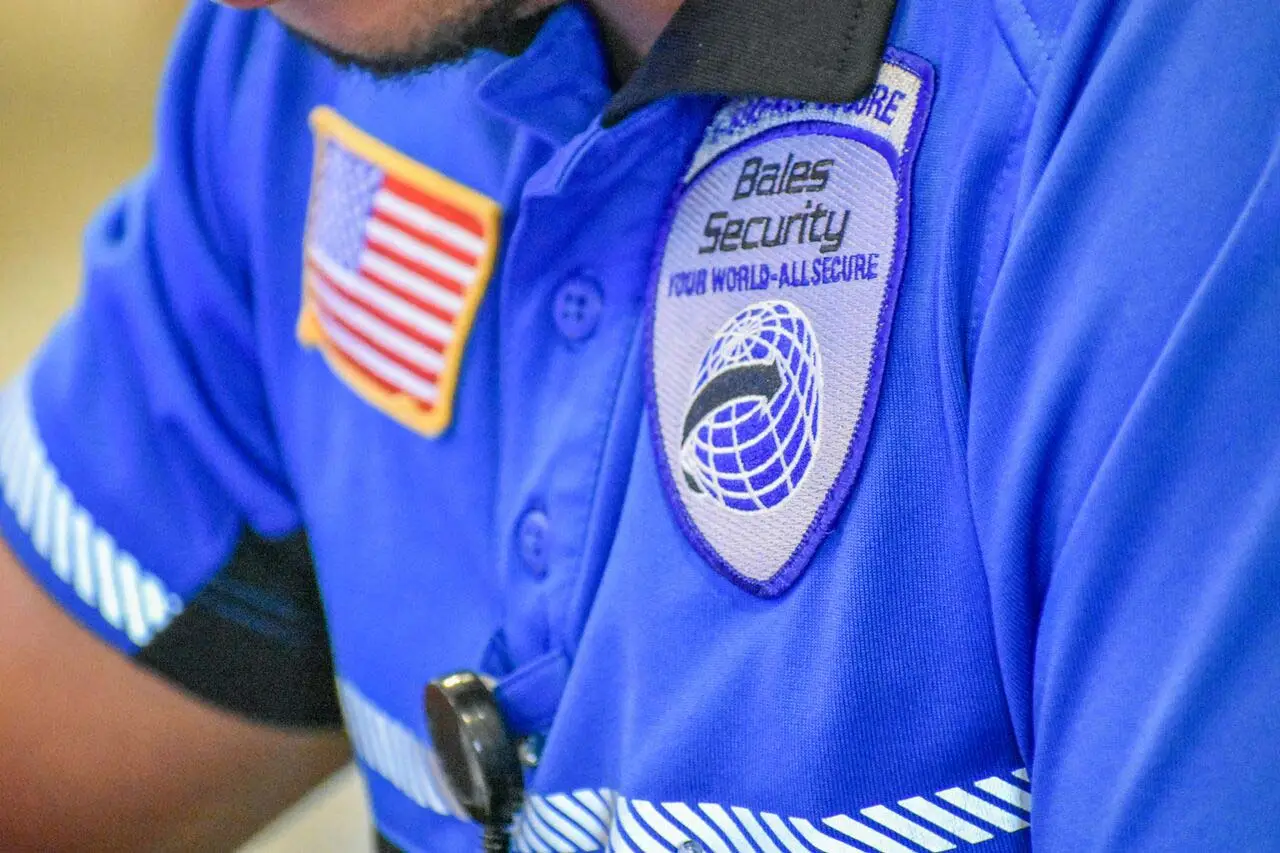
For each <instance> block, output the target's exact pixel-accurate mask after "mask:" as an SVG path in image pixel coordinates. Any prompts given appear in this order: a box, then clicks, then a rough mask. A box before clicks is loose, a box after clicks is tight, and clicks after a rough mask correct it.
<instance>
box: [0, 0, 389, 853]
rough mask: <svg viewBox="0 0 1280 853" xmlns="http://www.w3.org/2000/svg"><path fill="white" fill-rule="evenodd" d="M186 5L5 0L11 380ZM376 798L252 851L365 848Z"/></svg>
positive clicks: (342, 784)
mask: <svg viewBox="0 0 1280 853" xmlns="http://www.w3.org/2000/svg"><path fill="white" fill-rule="evenodd" d="M181 7H182V3H181V2H179V0H0V380H2V379H3V378H5V377H8V376H10V375H12V374H13V372H14V371H15V370H17V369H18V367H19V366H20V365H21V364H22V362H23V360H24V359H25V358H26V357H27V355H28V354H29V353H30V352H31V351H32V350H33V349H34V348H35V347H36V346H37V345H38V344H39V342H40V340H41V339H42V338H43V336H44V334H45V333H46V331H47V330H48V329H49V327H50V326H51V325H52V324H53V323H54V322H55V321H56V320H57V318H58V316H59V315H60V314H61V313H62V312H63V311H65V310H66V308H67V306H69V305H70V304H71V303H72V302H73V301H74V299H75V295H76V288H77V279H78V276H79V263H80V261H79V239H80V238H79V232H80V230H81V228H82V227H83V225H84V223H85V221H86V219H87V218H88V217H89V215H90V214H91V213H92V212H93V210H94V209H95V208H96V207H97V206H98V205H99V204H100V203H101V202H102V201H103V200H104V199H105V198H106V197H107V195H108V194H109V193H110V192H111V191H112V190H113V188H114V187H116V186H118V185H119V184H120V182H121V181H123V180H125V179H126V178H127V177H128V176H130V175H131V174H133V173H134V172H136V171H137V170H138V169H139V168H141V167H142V165H143V164H144V163H145V162H146V159H147V154H148V151H149V147H150V122H151V116H152V104H153V98H154V95H155V90H156V84H157V79H158V76H159V73H160V68H161V65H162V63H163V61H164V56H165V52H166V49H167V44H168V40H169V37H170V35H171V33H172V30H173V27H174V24H175V23H176V21H177V18H178V15H179V13H180V12H181ZM368 827H369V822H368V817H367V813H366V807H365V803H364V800H363V790H362V788H361V786H360V784H359V782H358V780H357V778H356V776H355V774H354V772H352V771H351V770H348V771H345V772H344V773H342V774H339V775H338V776H337V777H335V779H334V780H333V781H332V782H330V783H329V784H328V785H326V786H325V787H324V788H322V789H321V790H319V791H317V792H316V793H315V794H313V795H312V796H311V798H309V799H308V800H307V801H306V802H304V803H302V804H300V805H299V807H297V808H295V809H294V810H293V811H292V812H290V813H289V814H287V815H286V816H284V817H283V818H282V819H281V820H280V821H279V822H277V824H276V825H275V826H273V827H271V828H269V829H268V830H267V831H265V832H264V833H263V834H262V835H261V836H260V837H259V838H258V839H256V840H255V841H254V842H253V843H251V844H249V845H248V846H247V847H245V848H244V849H243V851H242V853H246V852H248V853H292V851H308V853H310V851H316V852H317V853H327V851H333V853H339V851H341V853H348V851H354V853H361V851H368V850H370V849H371V847H370V839H369V828H368Z"/></svg>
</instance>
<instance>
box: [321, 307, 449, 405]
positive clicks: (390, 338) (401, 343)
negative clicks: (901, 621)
mask: <svg viewBox="0 0 1280 853" xmlns="http://www.w3.org/2000/svg"><path fill="white" fill-rule="evenodd" d="M311 294H312V296H313V297H314V302H313V305H314V306H315V308H316V309H317V310H319V311H323V312H324V313H325V314H328V315H330V316H331V317H333V318H334V319H335V320H336V321H337V322H338V323H340V324H341V325H342V326H343V328H345V329H346V330H347V331H349V332H351V333H352V334H354V335H356V337H358V338H360V339H361V340H363V341H365V343H368V344H369V345H370V346H373V347H375V348H376V349H377V350H378V351H379V352H382V353H383V354H384V355H386V356H388V357H389V358H391V359H393V360H394V361H396V362H398V363H400V364H401V365H402V366H403V367H405V368H406V369H408V370H411V371H413V372H414V373H416V374H418V375H419V376H421V377H422V378H423V379H425V380H427V381H428V382H431V383H433V384H435V383H437V382H438V381H439V378H440V370H441V369H442V368H443V367H444V359H443V358H441V357H440V353H438V352H436V351H435V350H433V349H429V348H428V347H426V346H425V345H423V344H422V342H420V341H417V340H415V339H413V338H410V337H407V336H405V335H404V334H402V333H400V332H399V331H397V330H396V329H394V328H391V327H390V326H388V325H387V324H385V323H380V322H378V320H377V319H376V318H373V317H370V316H369V315H368V314H366V313H365V312H364V311H361V310H360V308H359V307H358V306H355V305H352V304H351V303H350V302H347V301H346V300H345V299H343V298H342V297H341V296H338V295H337V294H335V293H333V292H332V291H331V290H328V289H327V288H326V286H325V285H324V284H323V283H315V285H314V286H313V287H312V288H311Z"/></svg>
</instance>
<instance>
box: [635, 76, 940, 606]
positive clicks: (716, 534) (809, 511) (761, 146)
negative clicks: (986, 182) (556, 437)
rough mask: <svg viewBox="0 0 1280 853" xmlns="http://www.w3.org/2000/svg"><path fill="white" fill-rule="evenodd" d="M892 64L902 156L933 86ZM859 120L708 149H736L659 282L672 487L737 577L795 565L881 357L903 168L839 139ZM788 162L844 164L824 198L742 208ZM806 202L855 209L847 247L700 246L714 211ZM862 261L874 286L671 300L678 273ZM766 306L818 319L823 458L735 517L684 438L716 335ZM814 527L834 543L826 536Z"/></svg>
mask: <svg viewBox="0 0 1280 853" xmlns="http://www.w3.org/2000/svg"><path fill="white" fill-rule="evenodd" d="M885 68H886V69H891V70H892V73H893V74H894V75H895V79H894V80H893V84H894V85H895V86H897V87H899V88H902V89H904V90H905V91H906V92H907V93H908V97H907V98H906V99H904V101H903V102H902V103H901V105H900V109H899V110H898V113H897V117H896V120H895V122H894V125H893V126H892V127H886V128H884V129H883V132H882V133H878V134H877V135H878V136H880V137H881V138H882V139H883V140H884V141H885V142H886V143H888V146H889V147H892V148H893V149H895V150H897V151H898V152H899V155H901V154H902V152H903V148H904V146H905V140H906V139H907V137H908V130H909V127H910V124H911V122H912V119H913V116H914V114H915V108H916V101H917V99H918V96H919V91H920V82H919V80H918V79H917V78H915V77H914V76H913V75H911V74H909V73H908V72H905V71H904V70H903V69H901V68H898V67H896V66H890V65H886V66H885ZM816 118H821V119H823V120H825V121H827V122H830V123H831V127H832V133H830V134H828V133H823V132H821V131H820V130H815V131H814V132H806V133H804V134H803V135H789V136H778V135H770V136H769V137H768V138H765V139H764V141H761V142H752V141H751V140H752V139H753V137H754V136H759V135H761V134H763V133H766V132H768V131H772V130H776V129H777V128H779V127H782V126H784V125H785V124H791V123H793V122H795V121H813V120H814V119H816ZM848 118H849V120H848V121H845V120H844V117H839V118H835V117H834V116H833V115H832V113H831V112H830V111H825V112H823V111H819V110H815V114H814V115H807V114H804V113H803V112H801V113H795V114H792V115H791V116H789V117H788V118H787V120H786V121H785V122H774V121H765V122H761V124H760V126H757V127H756V128H754V130H752V131H750V132H745V133H742V134H736V135H735V138H734V139H733V140H732V144H733V145H736V146H737V147H736V148H731V146H730V145H726V144H724V141H723V140H719V141H717V142H716V143H715V144H714V145H711V146H708V147H710V148H713V149H715V150H714V151H711V152H708V153H702V152H700V154H699V155H698V157H697V158H695V164H698V163H701V164H704V165H705V164H707V163H709V162H710V161H711V160H712V159H713V157H714V156H715V155H716V154H723V153H725V151H726V150H727V151H728V152H729V153H727V154H726V155H725V156H724V157H723V158H722V159H720V160H718V161H716V162H715V163H714V164H713V165H709V166H706V169H705V171H704V172H702V173H701V174H699V175H696V176H695V177H694V181H695V183H694V184H693V186H692V189H691V190H689V192H688V194H687V195H686V196H685V197H684V199H683V200H682V201H681V202H680V205H679V209H678V210H677V212H676V214H675V218H674V221H673V222H672V225H671V228H670V232H669V236H668V240H667V244H666V247H665V251H664V256H663V260H662V264H661V267H660V271H659V276H658V279H657V282H656V285H655V286H656V287H657V293H656V298H655V316H654V327H653V328H654V331H653V335H654V341H653V369H654V373H655V377H654V378H655V390H656V397H657V400H656V402H657V414H658V426H659V429H660V433H661V436H662V450H663V452H664V454H665V457H666V464H667V466H668V470H669V471H670V472H671V474H672V477H671V480H672V481H673V482H674V484H675V485H674V487H675V489H676V490H677V491H678V495H679V499H680V500H681V502H682V503H683V504H684V506H685V508H686V509H687V510H688V513H689V516H690V518H691V519H692V522H693V524H694V526H696V528H697V530H698V531H699V532H700V533H701V534H702V536H703V537H705V539H706V540H707V542H708V544H710V546H711V547H712V548H713V549H714V550H715V551H716V552H717V553H718V554H719V555H720V556H721V557H722V558H723V560H724V561H725V562H726V563H728V564H729V565H730V566H732V568H733V569H734V570H735V571H737V572H738V573H739V574H741V575H743V576H745V577H747V578H750V579H752V580H755V581H761V582H763V581H768V580H769V579H770V578H772V577H773V576H775V575H776V574H778V572H779V571H780V570H781V569H782V568H783V567H784V565H786V563H787V562H788V560H789V558H790V557H791V555H792V554H793V553H794V552H795V550H796V548H797V546H798V545H799V544H800V542H801V540H802V539H803V538H804V536H805V534H806V533H807V532H808V530H809V528H810V525H811V524H812V523H813V521H814V519H815V517H816V516H817V514H818V512H819V509H820V508H821V506H822V503H823V501H824V500H825V499H826V497H827V495H828V494H829V493H830V491H831V489H832V486H833V485H834V484H835V482H836V480H837V478H838V477H839V476H840V473H841V470H842V469H843V467H844V464H845V460H846V457H847V454H848V451H849V447H850V443H851V441H852V439H853V436H854V432H855V430H856V429H857V427H858V423H859V420H860V418H861V416H862V409H863V403H864V399H865V396H866V390H867V385H868V382H869V380H870V376H871V372H872V367H873V363H874V360H875V358H876V356H877V353H876V352H875V349H876V343H877V330H878V324H879V319H880V316H881V310H882V307H883V305H884V300H885V295H886V290H887V287H888V285H889V283H890V281H891V280H892V274H893V265H894V263H895V261H896V258H895V257H894V251H895V243H896V238H897V232H898V226H899V223H898V209H899V208H898V195H899V188H898V183H897V177H896V175H895V173H894V171H893V169H892V168H891V166H890V164H889V163H888V162H886V160H885V158H884V157H883V156H882V155H881V154H880V153H878V152H877V151H876V150H874V149H873V148H872V147H870V146H869V145H866V144H864V143H862V142H860V141H858V140H855V139H851V138H849V137H847V136H840V135H836V134H837V133H839V132H840V130H841V128H840V125H850V126H856V127H860V128H862V129H867V128H868V120H867V119H866V118H865V117H860V116H852V115H851V116H849V117H848ZM871 124H874V121H872V122H871ZM899 125H900V126H901V128H900V127H899ZM789 155H794V159H795V160H809V161H818V160H823V159H833V160H834V161H835V165H834V166H833V167H832V169H831V176H830V179H829V183H828V185H827V187H826V189H825V191H823V192H820V193H800V194H787V193H783V194H779V195H773V196H752V197H750V198H746V199H740V200H737V201H734V200H733V194H734V189H735V186H736V183H737V181H738V178H739V175H740V174H741V173H742V171H743V165H744V163H745V161H746V160H748V159H749V158H752V157H760V158H762V159H763V160H764V162H765V163H775V162H776V163H784V162H786V161H787V159H788V156H789ZM806 201H812V202H814V204H815V205H816V204H817V203H818V202H821V203H822V205H823V207H824V208H827V209H835V210H837V211H840V212H841V213H840V215H838V216H837V219H836V221H837V222H838V221H839V219H840V218H841V216H842V215H843V211H844V210H845V209H849V210H851V214H850V217H849V225H848V230H847V232H846V234H845V240H844V245H843V246H841V247H840V249H839V251H837V252H833V253H830V254H826V253H821V252H819V250H818V246H819V244H817V243H801V244H796V243H795V242H792V243H791V244H790V245H786V246H779V247H774V248H758V249H753V250H747V251H744V250H739V251H731V252H717V253H714V254H700V253H699V252H698V249H699V247H700V246H705V245H707V244H708V243H709V242H710V238H708V237H707V236H706V235H705V234H704V229H705V228H706V225H707V220H708V216H709V215H710V214H711V213H712V212H715V211H729V213H730V216H731V217H732V218H749V217H752V216H773V217H775V218H776V217H778V216H780V215H783V216H785V215H787V214H791V213H795V212H798V211H800V210H803V209H804V205H805V202H806ZM856 253H861V254H871V253H876V254H878V256H879V257H878V259H877V269H878V275H877V277H876V278H875V279H872V280H854V281H846V282H840V283H830V284H823V285H814V286H809V287H779V286H778V283H777V282H776V281H775V282H773V283H771V284H770V285H769V287H768V288H767V289H762V290H745V291H738V292H720V293H713V292H712V290H711V287H710V281H708V287H707V292H706V293H705V294H703V295H697V296H674V295H671V294H670V292H669V282H670V278H671V275H672V273H676V272H685V271H690V270H697V269H709V268H711V267H715V266H728V265H738V264H761V263H766V264H768V265H769V266H770V268H771V269H772V270H773V271H774V273H775V274H776V273H777V271H778V269H779V268H780V267H781V266H783V265H784V264H790V263H791V262H793V261H794V262H800V261H807V262H808V264H809V267H810V269H811V268H812V265H813V261H814V259H815V258H825V257H834V256H843V255H847V254H856ZM767 299H785V300H789V301H791V302H794V303H796V304H797V305H799V306H800V308H802V309H803V311H804V312H805V313H806V314H807V315H808V316H809V318H810V319H811V321H812V322H813V325H814V329H815V332H816V336H817V340H818V345H819V346H820V347H821V349H822V360H823V367H824V374H825V375H824V390H823V399H822V413H823V414H822V419H821V432H820V438H819V444H820V451H819V452H818V454H817V455H816V457H815V458H814V460H813V462H812V463H811V466H812V467H811V470H810V472H809V473H808V475H807V476H806V477H805V478H804V481H803V482H802V483H801V484H800V486H799V487H798V488H797V489H796V490H795V492H794V493H793V494H792V495H791V496H790V497H789V498H788V499H787V500H785V501H783V502H782V503H781V504H779V505H778V506H776V507H774V508H772V509H768V510H761V511H757V512H750V513H746V512H741V511H735V510H731V509H728V508H726V507H724V506H722V505H721V504H719V503H718V502H716V501H715V500H711V499H709V498H708V497H707V496H705V495H699V494H697V493H695V492H693V491H692V490H691V489H690V488H689V487H688V485H687V484H686V482H685V480H684V476H683V474H682V473H681V467H680V443H681V437H682V428H683V422H684V417H685V412H686V409H687V407H688V404H689V392H690V388H691V387H692V384H693V381H694V378H695V376H696V374H697V370H698V366H699V363H700V361H701V359H702V356H703V353H705V352H706V349H707V347H708V345H709V344H710V343H711V340H712V338H713V336H714V335H715V333H716V330H717V329H719V328H720V327H721V326H722V325H723V324H724V323H725V321H726V320H728V319H729V318H730V317H732V316H733V315H734V314H736V313H737V312H738V311H740V310H742V309H743V308H745V307H746V306H747V305H749V304H752V303H755V302H760V301H763V300H767ZM815 533H816V534H818V535H821V532H820V531H815Z"/></svg>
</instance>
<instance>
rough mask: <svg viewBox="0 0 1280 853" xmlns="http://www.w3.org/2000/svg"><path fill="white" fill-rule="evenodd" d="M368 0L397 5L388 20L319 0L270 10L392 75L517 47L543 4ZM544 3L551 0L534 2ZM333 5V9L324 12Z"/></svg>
mask: <svg viewBox="0 0 1280 853" xmlns="http://www.w3.org/2000/svg"><path fill="white" fill-rule="evenodd" d="M369 5H370V6H373V7H379V8H384V9H385V8H386V7H395V8H394V9H393V10H390V11H395V12H396V13H397V14H395V15H394V16H392V15H390V14H388V15H387V17H386V20H387V21H388V25H387V26H380V23H381V22H380V21H379V20H378V16H376V15H372V14H371V15H370V17H367V18H364V19H362V20H361V21H360V24H359V26H358V28H357V27H356V26H352V25H349V24H348V22H347V18H348V16H349V15H350V9H351V6H347V7H346V9H341V10H340V9H333V8H331V7H330V8H325V7H326V4H325V3H324V2H323V0H317V2H316V3H315V4H314V5H310V4H308V3H307V1H306V0H283V2H280V3H277V4H274V5H272V7H271V10H272V12H273V13H274V14H275V16H276V17H277V18H278V19H279V20H280V22H281V23H282V24H283V25H284V26H285V28H286V29H288V30H289V32H291V33H292V34H293V35H294V36H295V37H296V38H298V39H300V40H301V41H303V42H304V43H306V44H308V45H309V46H311V47H312V48H313V49H315V50H316V51H318V52H320V53H321V54H323V55H325V56H326V57H328V58H329V59H330V60H332V61H333V62H335V63H336V64H337V65H339V66H340V67H343V68H357V69H361V70H363V71H365V72H368V73H369V74H372V75H373V76H375V77H378V78H395V77H402V76H406V75H411V74H417V73H421V72H423V71H428V70H430V69H432V68H435V67H437V66H440V65H448V64H452V63H457V62H461V61H464V60H466V59H468V58H469V57H470V56H472V55H473V54H474V53H476V52H477V51H481V50H493V51H497V52H499V53H504V54H508V55H514V54H517V53H519V52H520V51H522V50H524V48H525V47H527V46H528V44H529V42H530V41H531V40H532V38H533V36H534V35H535V34H536V33H537V30H538V28H539V26H541V23H542V20H543V19H544V18H545V17H546V12H545V11H544V12H541V13H538V12H535V13H534V14H529V13H528V9H529V7H530V5H531V4H530V3H529V0H451V2H450V0H391V2H375V3H370V4H369ZM539 5H543V6H545V8H546V10H549V9H550V8H551V6H552V5H554V4H539ZM325 11H333V13H334V14H333V15H324V14H323V13H324V12H325Z"/></svg>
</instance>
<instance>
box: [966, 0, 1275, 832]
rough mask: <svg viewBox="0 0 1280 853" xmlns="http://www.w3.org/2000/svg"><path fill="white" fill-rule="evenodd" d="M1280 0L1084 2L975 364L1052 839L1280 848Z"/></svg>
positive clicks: (981, 525)
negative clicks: (1279, 835) (1279, 744)
mask: <svg viewBox="0 0 1280 853" xmlns="http://www.w3.org/2000/svg"><path fill="white" fill-rule="evenodd" d="M1278 10H1280V7H1277V6H1275V5H1274V4H1269V3H1258V2H1234V0H1197V2H1175V0H1133V2H1124V3H1110V2H1094V0H1087V2H1082V3H1080V4H1079V6H1078V8H1077V9H1076V10H1075V13H1074V16H1073V18H1072V20H1071V22H1070V24H1069V25H1068V27H1067V30H1066V31H1065V33H1064V34H1063V35H1062V37H1061V38H1060V39H1059V40H1058V42H1057V50H1058V55H1057V56H1056V57H1055V63H1056V67H1055V69H1054V70H1053V71H1052V72H1051V73H1050V74H1049V75H1048V77H1047V78H1046V80H1045V83H1044V87H1043V90H1042V91H1041V92H1040V99H1039V103H1038V104H1037V109H1036V118H1035V120H1034V123H1033V128H1032V133H1031V138H1030V143H1029V148H1028V152H1027V163H1028V166H1027V169H1028V172H1027V178H1026V181H1025V183H1024V187H1023V193H1022V197H1021V199H1020V208H1021V209H1020V213H1019V217H1018V223H1017V225H1016V227H1015V229H1014V233H1013V235H1012V237H1011V241H1010V245H1009V250H1008V254H1007V257H1006V260H1005V264H1004V268H1003V270H1002V272H1001V274H1000V276H999V279H998V281H997V283H996V285H995V287H994V289H993V291H992V294H991V297H990V302H989V305H988V306H987V310H986V313H985V316H984V321H983V328H982V330H981V332H980V334H979V340H978V343H977V346H976V348H975V358H974V362H973V365H972V380H971V381H972V385H971V393H972V397H971V420H970V446H969V454H970V459H969V465H970V474H971V482H972V491H973V502H974V508H975V515H976V521H977V525H978V532H979V536H980V541H981V543H982V547H983V554H984V559H985V560H986V562H987V565H988V572H989V574H990V577H991V586H992V589H991V591H992V596H993V601H994V606H995V618H996V625H997V634H998V642H999V643H1000V644H1001V652H1002V660H1003V662H1004V665H1005V668H1006V677H1005V681H1006V686H1007V688H1008V693H1009V696H1010V698H1011V700H1012V702H1013V703H1014V706H1015V714H1014V716H1015V719H1020V720H1029V721H1030V726H1029V727H1027V726H1023V728H1022V730H1021V731H1019V737H1020V741H1021V743H1022V745H1023V748H1024V749H1025V750H1026V751H1027V753H1028V759H1029V762H1030V765H1031V772H1032V791H1033V796H1034V798H1035V805H1034V811H1033V816H1034V818H1033V821H1032V833H1033V839H1034V846H1035V848H1036V849H1037V850H1045V851H1057V850H1127V851H1165V850H1184V849H1197V850H1259V851H1260V850H1271V849H1275V844H1276V841H1275V838H1274V829H1275V824H1276V815H1280V760H1277V751H1276V735H1275V733H1276V731H1277V730H1278V727H1280V700H1278V698H1277V697H1280V606H1278V603H1280V571H1277V569H1278V568H1280V11H1278Z"/></svg>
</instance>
